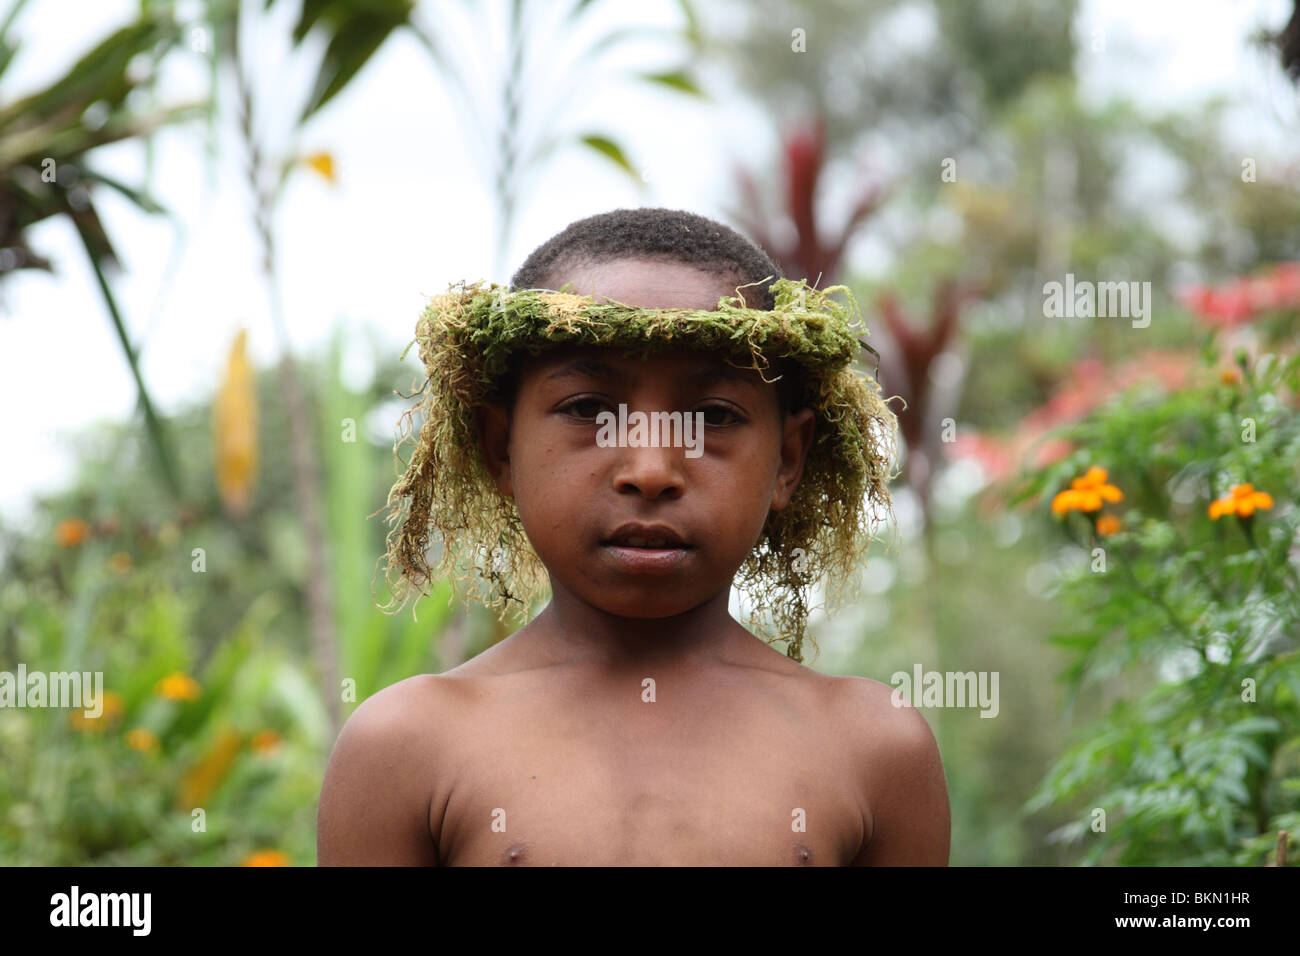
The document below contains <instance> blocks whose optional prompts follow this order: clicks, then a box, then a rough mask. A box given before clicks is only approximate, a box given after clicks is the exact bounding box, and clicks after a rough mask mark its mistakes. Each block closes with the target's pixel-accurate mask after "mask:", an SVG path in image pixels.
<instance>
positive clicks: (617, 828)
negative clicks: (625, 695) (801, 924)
mask: <svg viewBox="0 0 1300 956" xmlns="http://www.w3.org/2000/svg"><path fill="white" fill-rule="evenodd" d="M663 703H664V701H662V699H661V700H660V701H658V702H655V703H654V704H645V703H644V702H641V701H637V702H635V703H631V702H629V703H627V704H626V705H625V704H623V703H621V702H609V701H606V702H604V703H603V704H594V703H586V704H583V705H581V706H569V707H566V708H561V709H555V708H552V707H549V706H546V705H545V703H544V702H542V701H538V700H528V699H526V698H525V699H521V700H518V701H517V702H515V703H514V704H513V705H511V706H504V707H503V706H502V702H501V701H496V702H495V704H496V706H495V707H494V708H491V709H490V713H491V716H490V717H489V716H487V714H488V713H489V709H488V708H481V709H479V715H480V717H481V718H482V719H481V720H479V721H477V722H476V724H477V726H475V728H474V729H473V730H472V731H471V732H470V733H468V734H466V735H465V736H464V739H462V740H461V741H460V745H459V746H458V748H457V756H456V761H455V762H456V767H455V770H454V773H452V774H451V775H450V777H449V779H450V781H451V783H450V785H449V786H448V787H447V789H446V791H445V792H444V793H443V794H441V796H442V801H441V818H440V820H439V821H438V823H439V827H438V830H439V833H440V839H439V844H440V845H439V850H440V854H439V855H440V858H441V860H442V862H443V863H444V864H447V865H480V866H494V865H504V866H551V865H560V866H579V865H580V866H588V865H611V866H619V865H650V866H662V865H668V866H672V865H682V866H690V865H705V866H710V865H712V866H718V865H740V866H818V865H820V866H825V865H843V864H845V863H847V862H848V861H849V860H851V859H852V858H853V856H854V855H855V854H856V853H857V851H858V849H859V847H860V846H861V842H862V840H863V838H864V837H865V836H866V834H865V833H864V831H863V827H864V820H865V819H869V814H867V813H866V812H865V808H864V806H863V802H862V799H861V796H860V786H859V785H860V781H855V780H854V779H853V775H852V773H851V772H850V771H849V770H848V768H847V766H846V764H845V761H844V760H843V759H840V758H839V756H838V755H837V752H836V749H835V746H834V742H833V741H828V740H826V739H825V735H824V734H823V735H821V736H820V737H819V734H818V728H817V727H816V726H815V724H811V723H806V722H805V720H804V716H805V715H802V714H800V713H797V712H796V713H794V714H790V713H781V714H775V715H774V714H772V713H771V712H770V711H769V710H766V709H763V708H758V707H744V706H736V702H735V701H734V700H733V701H732V702H731V706H728V705H727V702H726V700H725V698H724V697H712V698H701V699H700V700H699V701H695V702H689V703H688V702H677V703H676V704H675V705H674V704H673V703H672V702H669V706H662V704H663ZM438 809H439V807H433V808H432V810H433V811H434V812H437V811H438Z"/></svg>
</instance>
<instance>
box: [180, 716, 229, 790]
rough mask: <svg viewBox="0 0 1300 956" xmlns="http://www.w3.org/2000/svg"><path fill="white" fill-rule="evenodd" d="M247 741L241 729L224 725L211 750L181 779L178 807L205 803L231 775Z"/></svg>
mask: <svg viewBox="0 0 1300 956" xmlns="http://www.w3.org/2000/svg"><path fill="white" fill-rule="evenodd" d="M243 743H244V741H243V738H242V737H241V736H240V733H239V731H237V730H235V729H234V728H231V727H227V728H225V729H223V730H222V731H221V733H220V734H218V735H217V738H216V739H215V740H214V741H213V743H212V746H211V747H210V748H209V749H208V752H207V753H205V754H204V755H203V756H202V757H201V758H200V759H199V762H198V763H197V764H195V765H194V766H193V767H192V768H191V769H190V770H189V771H188V772H187V773H186V774H185V776H184V777H183V778H182V779H181V783H180V787H179V788H178V789H177V791H176V806H177V808H178V809H181V808H187V807H188V808H193V807H201V806H203V801H204V800H206V799H207V798H208V796H209V795H210V794H211V793H212V792H213V791H214V790H216V789H217V787H218V786H220V785H221V782H222V781H223V780H225V779H226V777H228V776H229V775H230V769H231V768H232V767H233V766H234V765H235V758H236V757H238V756H239V750H240V748H241V747H242V746H243Z"/></svg>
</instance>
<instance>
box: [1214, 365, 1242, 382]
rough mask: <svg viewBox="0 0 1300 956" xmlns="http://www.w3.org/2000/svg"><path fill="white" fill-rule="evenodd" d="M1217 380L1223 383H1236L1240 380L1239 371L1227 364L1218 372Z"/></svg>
mask: <svg viewBox="0 0 1300 956" xmlns="http://www.w3.org/2000/svg"><path fill="white" fill-rule="evenodd" d="M1219 381H1220V382H1222V383H1223V384H1224V385H1236V384H1237V383H1238V382H1240V381H1241V372H1239V371H1238V370H1237V369H1235V368H1233V367H1232V366H1229V367H1228V368H1225V369H1224V370H1223V371H1222V372H1220V373H1219Z"/></svg>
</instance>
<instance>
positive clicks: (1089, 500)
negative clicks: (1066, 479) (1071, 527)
mask: <svg viewBox="0 0 1300 956" xmlns="http://www.w3.org/2000/svg"><path fill="white" fill-rule="evenodd" d="M1106 477H1107V473H1106V469H1105V468H1098V467H1097V466H1096V465H1094V466H1092V467H1091V468H1089V469H1088V471H1087V473H1086V474H1084V475H1082V476H1081V477H1079V478H1075V479H1074V480H1073V481H1071V482H1070V487H1069V488H1067V489H1065V490H1064V491H1062V492H1060V493H1058V494H1057V496H1056V497H1055V498H1053V499H1052V511H1053V512H1054V513H1056V514H1058V515H1063V514H1065V513H1066V512H1067V511H1083V512H1093V511H1100V510H1101V503H1102V501H1123V500H1124V493H1123V492H1122V491H1120V490H1119V489H1118V488H1116V487H1115V486H1114V485H1111V484H1107V483H1106Z"/></svg>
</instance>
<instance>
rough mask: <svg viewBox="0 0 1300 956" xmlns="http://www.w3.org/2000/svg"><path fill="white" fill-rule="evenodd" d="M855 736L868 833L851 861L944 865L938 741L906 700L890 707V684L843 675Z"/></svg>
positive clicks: (944, 792)
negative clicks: (849, 691) (846, 678)
mask: <svg viewBox="0 0 1300 956" xmlns="http://www.w3.org/2000/svg"><path fill="white" fill-rule="evenodd" d="M850 680H851V681H852V682H853V683H854V684H855V685H856V686H855V687H854V691H853V694H852V695H851V696H852V697H853V698H854V699H855V705H854V707H853V710H854V712H855V714H856V721H855V723H856V725H857V733H856V734H855V735H854V737H855V739H856V740H857V741H859V744H858V748H857V754H858V756H859V758H860V762H859V764H858V767H859V775H860V776H859V779H861V780H863V781H864V796H865V799H866V802H867V806H868V808H869V811H870V815H871V819H870V821H869V822H870V830H871V832H870V837H869V838H868V839H865V840H864V842H863V846H862V848H861V849H860V850H859V851H858V854H857V856H856V857H854V859H853V865H854V866H947V865H948V848H949V840H950V837H951V828H952V820H951V816H950V811H949V807H948V787H947V784H946V783H945V781H944V774H943V762H942V760H941V759H940V757H939V745H938V743H936V741H935V739H934V734H933V733H932V732H931V731H930V725H929V724H928V723H926V720H925V718H924V717H923V716H921V712H920V711H919V710H917V709H916V708H913V707H895V706H894V705H893V703H892V702H891V700H890V695H891V694H892V693H893V688H891V687H889V686H888V685H887V684H881V683H880V682H878V681H873V680H868V679H866V678H850Z"/></svg>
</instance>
